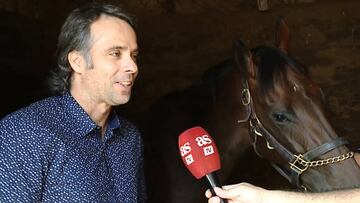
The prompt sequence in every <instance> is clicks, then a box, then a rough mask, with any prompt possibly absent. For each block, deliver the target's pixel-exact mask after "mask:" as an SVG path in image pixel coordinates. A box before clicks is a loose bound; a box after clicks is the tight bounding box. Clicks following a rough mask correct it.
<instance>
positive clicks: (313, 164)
mask: <svg viewBox="0 0 360 203" xmlns="http://www.w3.org/2000/svg"><path fill="white" fill-rule="evenodd" d="M353 156H354V152H348V153H346V154H342V155H339V156H335V157H331V158H328V159H320V160H315V161H306V160H304V159H303V155H301V154H300V155H297V156H296V155H295V157H296V158H297V161H298V163H299V164H301V165H303V166H305V167H316V166H322V165H327V164H332V163H336V162H340V161H343V160H345V159H349V158H352V157H353Z"/></svg>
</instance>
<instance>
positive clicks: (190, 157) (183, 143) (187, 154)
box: [178, 127, 227, 203]
mask: <svg viewBox="0 0 360 203" xmlns="http://www.w3.org/2000/svg"><path fill="white" fill-rule="evenodd" d="M178 142H179V143H178V144H179V151H180V155H181V159H182V160H183V162H184V164H185V166H186V168H187V169H188V170H189V171H190V172H191V174H192V175H193V176H195V178H196V179H200V178H203V177H204V176H205V179H206V182H207V183H208V185H209V187H210V191H211V193H212V194H213V195H216V194H215V192H214V190H213V189H214V188H215V187H220V184H219V181H218V178H217V175H216V171H217V170H219V169H220V168H221V166H220V158H219V153H218V150H217V147H216V145H215V143H214V140H213V139H212V138H211V136H210V135H209V133H208V132H206V131H205V130H204V129H203V128H201V127H193V128H190V129H188V130H186V131H184V132H183V133H181V134H180V136H179V141H178ZM221 202H222V203H227V200H225V199H221Z"/></svg>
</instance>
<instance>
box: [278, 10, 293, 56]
mask: <svg viewBox="0 0 360 203" xmlns="http://www.w3.org/2000/svg"><path fill="white" fill-rule="evenodd" d="M289 43H290V29H289V26H288V25H287V23H286V20H285V18H284V17H283V16H280V17H279V18H278V20H277V23H276V33H275V45H276V47H278V48H279V49H280V50H281V51H283V52H284V53H287V54H288V53H289V51H290V47H289V46H290V44H289Z"/></svg>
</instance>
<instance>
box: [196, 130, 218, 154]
mask: <svg viewBox="0 0 360 203" xmlns="http://www.w3.org/2000/svg"><path fill="white" fill-rule="evenodd" d="M195 141H196V143H197V145H198V146H199V147H202V146H204V145H209V144H211V143H212V141H211V139H210V138H209V135H206V134H205V135H203V136H200V137H197V138H195ZM203 150H204V155H205V156H208V155H211V154H213V153H214V148H213V146H212V145H210V146H207V147H204V148H203Z"/></svg>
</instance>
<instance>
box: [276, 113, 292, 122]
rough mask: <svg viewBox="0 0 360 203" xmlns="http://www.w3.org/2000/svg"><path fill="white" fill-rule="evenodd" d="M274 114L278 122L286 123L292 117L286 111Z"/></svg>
mask: <svg viewBox="0 0 360 203" xmlns="http://www.w3.org/2000/svg"><path fill="white" fill-rule="evenodd" d="M272 116H273V118H274V119H275V121H276V122H278V123H284V122H289V121H290V119H289V118H288V117H287V116H286V115H285V114H284V113H274V114H272Z"/></svg>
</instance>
